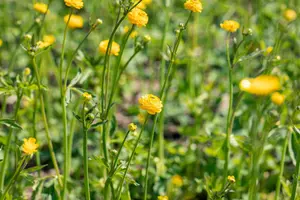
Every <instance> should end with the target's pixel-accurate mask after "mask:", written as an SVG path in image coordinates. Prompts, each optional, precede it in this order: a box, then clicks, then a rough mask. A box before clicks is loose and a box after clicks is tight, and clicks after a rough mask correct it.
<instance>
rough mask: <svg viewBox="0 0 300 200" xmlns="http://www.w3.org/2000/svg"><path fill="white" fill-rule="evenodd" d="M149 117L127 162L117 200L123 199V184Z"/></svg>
mask: <svg viewBox="0 0 300 200" xmlns="http://www.w3.org/2000/svg"><path fill="white" fill-rule="evenodd" d="M148 117H149V115H147V116H146V119H145V121H144V124H143V126H142V129H141V131H140V134H139V136H138V138H137V140H136V142H135V144H134V147H133V151H132V153H131V155H130V157H129V159H128V161H127V166H126V169H125V171H124V174H123V177H122V179H121V181H120V183H119V186H118V189H117V194H118V196H117V200H120V198H121V194H122V187H123V184H124V181H125V177H126V174H127V171H128V169H129V166H130V163H131V161H132V158H133V156H134V154H135V151H136V148H137V146H138V145H139V142H140V139H141V136H142V134H143V132H144V129H145V126H146V123H147V121H148Z"/></svg>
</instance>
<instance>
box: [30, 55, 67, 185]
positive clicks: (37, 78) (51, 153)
mask: <svg viewBox="0 0 300 200" xmlns="http://www.w3.org/2000/svg"><path fill="white" fill-rule="evenodd" d="M32 62H33V68H34V72H35V78H36V81H37V85H38V90H39V99H40V106H41V112H42V118H43V122H44V128H45V132H46V138H47V143H48V147H49V152H50V156H51V160H52V162H53V165H54V169H55V172H56V175H57V178H58V183H59V185H60V186H61V187H62V186H63V185H62V181H61V178H60V173H59V168H58V165H57V161H56V157H55V153H54V150H53V144H52V140H51V136H50V132H49V126H48V120H47V115H46V110H45V103H44V97H43V91H42V87H41V78H40V75H39V71H38V67H37V65H36V61H35V57H33V59H32Z"/></svg>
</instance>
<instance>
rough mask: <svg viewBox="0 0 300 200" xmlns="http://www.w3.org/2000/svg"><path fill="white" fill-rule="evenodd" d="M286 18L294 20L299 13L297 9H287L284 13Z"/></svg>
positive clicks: (289, 20)
mask: <svg viewBox="0 0 300 200" xmlns="http://www.w3.org/2000/svg"><path fill="white" fill-rule="evenodd" d="M283 16H284V18H285V19H286V20H287V21H288V22H291V21H294V20H295V19H296V18H297V13H296V11H294V10H292V9H287V10H286V11H285V12H284V14H283Z"/></svg>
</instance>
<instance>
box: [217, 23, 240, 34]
mask: <svg viewBox="0 0 300 200" xmlns="http://www.w3.org/2000/svg"><path fill="white" fill-rule="evenodd" d="M220 26H221V28H222V29H224V30H225V31H228V32H231V33H233V32H236V31H237V30H238V29H239V28H240V24H239V23H238V22H236V21H234V20H225V21H224V22H223V23H222V24H220Z"/></svg>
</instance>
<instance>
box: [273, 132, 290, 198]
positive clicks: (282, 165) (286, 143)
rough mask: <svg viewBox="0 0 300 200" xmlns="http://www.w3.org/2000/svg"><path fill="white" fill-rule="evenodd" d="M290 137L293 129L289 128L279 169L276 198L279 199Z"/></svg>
mask: <svg viewBox="0 0 300 200" xmlns="http://www.w3.org/2000/svg"><path fill="white" fill-rule="evenodd" d="M290 137H291V131H290V130H288V133H287V136H286V137H285V141H284V145H283V147H282V153H281V161H280V171H279V175H278V179H277V183H276V194H275V200H278V199H279V194H280V186H281V178H282V174H283V170H284V162H285V154H286V149H287V145H288V142H289V140H290Z"/></svg>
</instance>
